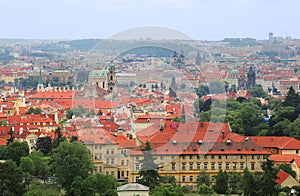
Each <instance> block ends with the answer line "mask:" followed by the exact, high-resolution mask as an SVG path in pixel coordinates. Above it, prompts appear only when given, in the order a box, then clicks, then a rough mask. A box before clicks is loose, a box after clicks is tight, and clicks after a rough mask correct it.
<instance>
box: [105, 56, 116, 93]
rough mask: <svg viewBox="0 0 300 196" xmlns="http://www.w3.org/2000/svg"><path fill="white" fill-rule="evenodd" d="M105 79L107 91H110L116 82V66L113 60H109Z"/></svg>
mask: <svg viewBox="0 0 300 196" xmlns="http://www.w3.org/2000/svg"><path fill="white" fill-rule="evenodd" d="M107 80H108V91H110V92H111V91H112V90H113V88H114V86H115V84H116V82H117V78H116V68H115V64H114V63H113V61H111V63H110V64H109V65H108V74H107Z"/></svg>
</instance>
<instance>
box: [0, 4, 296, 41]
mask: <svg viewBox="0 0 300 196" xmlns="http://www.w3.org/2000/svg"><path fill="white" fill-rule="evenodd" d="M299 8H300V1H299V0H0V38H36V39H82V38H108V37H110V36H112V35H114V34H115V33H118V32H120V31H123V30H126V29H130V28H135V27H142V26H161V27H168V28H171V29H175V30H177V31H180V32H183V33H185V34H187V35H188V36H190V37H192V38H194V39H199V40H221V39H223V38H226V37H252V38H256V39H267V38H268V33H269V32H273V33H274V35H275V36H283V37H285V36H292V37H293V38H300V12H299Z"/></svg>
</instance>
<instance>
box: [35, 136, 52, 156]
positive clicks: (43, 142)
mask: <svg viewBox="0 0 300 196" xmlns="http://www.w3.org/2000/svg"><path fill="white" fill-rule="evenodd" d="M35 149H36V150H40V151H41V152H42V153H43V154H44V155H47V154H49V153H50V152H51V150H52V139H51V137H50V136H47V137H39V138H38V139H37V142H36V147H35Z"/></svg>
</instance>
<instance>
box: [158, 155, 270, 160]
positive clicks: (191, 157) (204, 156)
mask: <svg viewBox="0 0 300 196" xmlns="http://www.w3.org/2000/svg"><path fill="white" fill-rule="evenodd" d="M223 156H224V157H225V159H238V158H239V159H244V158H245V157H246V156H245V155H202V157H203V159H208V158H210V159H223ZM261 157H262V156H261V155H252V156H251V159H255V158H257V159H261ZM162 158H163V156H161V159H162ZM181 158H182V159H183V160H185V159H187V158H189V159H190V160H194V159H196V158H197V159H200V158H201V155H182V156H181ZM263 158H264V159H266V158H267V156H263ZM172 159H175V156H172Z"/></svg>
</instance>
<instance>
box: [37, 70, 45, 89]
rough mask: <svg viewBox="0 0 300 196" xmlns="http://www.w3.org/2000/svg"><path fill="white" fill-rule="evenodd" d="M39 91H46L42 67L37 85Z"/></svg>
mask: <svg viewBox="0 0 300 196" xmlns="http://www.w3.org/2000/svg"><path fill="white" fill-rule="evenodd" d="M37 92H44V84H43V79H42V68H40V75H39V82H38V85H37Z"/></svg>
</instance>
